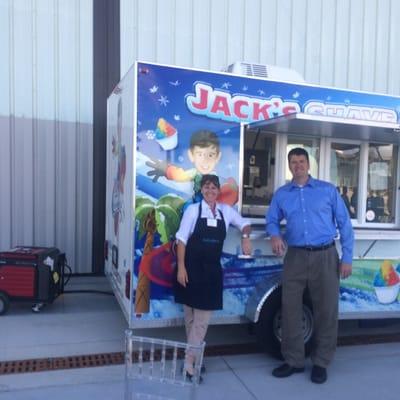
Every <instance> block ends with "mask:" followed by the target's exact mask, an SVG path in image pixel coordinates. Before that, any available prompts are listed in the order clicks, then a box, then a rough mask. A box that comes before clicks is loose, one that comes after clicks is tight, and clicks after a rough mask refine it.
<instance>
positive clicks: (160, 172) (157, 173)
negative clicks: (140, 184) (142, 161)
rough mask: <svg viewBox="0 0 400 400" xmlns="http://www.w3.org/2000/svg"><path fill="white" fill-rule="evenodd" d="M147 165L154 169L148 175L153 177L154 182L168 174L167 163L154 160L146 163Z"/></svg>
mask: <svg viewBox="0 0 400 400" xmlns="http://www.w3.org/2000/svg"><path fill="white" fill-rule="evenodd" d="M146 165H147V166H148V167H150V168H152V170H151V171H148V172H147V175H148V176H150V177H153V182H157V181H158V178H160V177H161V176H165V174H166V172H167V167H168V164H167V163H166V162H165V161H162V160H156V159H154V158H152V159H151V161H146Z"/></svg>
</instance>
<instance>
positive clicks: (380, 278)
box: [374, 260, 400, 304]
mask: <svg viewBox="0 0 400 400" xmlns="http://www.w3.org/2000/svg"><path fill="white" fill-rule="evenodd" d="M399 282H400V279H399V276H398V275H397V273H396V271H395V270H394V268H393V265H392V263H391V262H390V261H388V260H385V261H383V263H382V265H381V267H380V269H379V271H378V272H377V273H376V275H375V279H374V288H375V293H376V297H377V299H378V301H379V303H381V304H390V303H393V302H394V301H396V299H397V296H398V294H399V289H400V283H399Z"/></svg>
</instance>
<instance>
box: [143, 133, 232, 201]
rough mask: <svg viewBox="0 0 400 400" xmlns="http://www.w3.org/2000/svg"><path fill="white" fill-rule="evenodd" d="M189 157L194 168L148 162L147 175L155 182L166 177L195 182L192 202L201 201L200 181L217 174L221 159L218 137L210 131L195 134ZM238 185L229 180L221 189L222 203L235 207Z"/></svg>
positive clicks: (191, 142) (191, 140) (177, 180)
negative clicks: (202, 178) (216, 169)
mask: <svg viewBox="0 0 400 400" xmlns="http://www.w3.org/2000/svg"><path fill="white" fill-rule="evenodd" d="M188 157H189V160H190V161H191V162H192V164H193V166H194V168H191V169H188V170H184V169H183V168H180V167H177V166H176V165H173V164H168V163H167V162H165V161H162V160H152V161H147V162H146V165H147V166H149V167H151V168H152V170H150V171H148V172H147V175H148V176H150V177H153V182H157V180H158V179H159V178H160V177H162V176H164V177H166V178H167V179H169V180H173V181H176V182H188V181H193V197H192V202H193V203H197V202H199V201H201V199H202V195H201V191H200V181H201V177H202V176H203V175H204V174H215V175H216V172H215V167H216V165H217V164H218V162H219V161H220V159H221V150H220V142H219V139H218V136H217V135H216V134H215V133H214V132H211V131H209V130H199V131H197V132H194V133H193V134H192V136H191V138H190V146H189V149H188ZM237 192H238V190H237V185H236V182H235V181H234V180H233V178H229V179H228V180H227V181H226V182H225V183H224V184H223V185H222V187H221V195H222V196H220V197H221V198H220V199H219V201H220V202H223V203H226V204H230V205H233V204H235V203H236V202H237V198H238V195H237Z"/></svg>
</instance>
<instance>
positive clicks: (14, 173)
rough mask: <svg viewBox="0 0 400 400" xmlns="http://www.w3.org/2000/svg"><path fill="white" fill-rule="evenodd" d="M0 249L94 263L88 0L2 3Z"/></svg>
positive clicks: (84, 268) (78, 267)
mask: <svg viewBox="0 0 400 400" xmlns="http://www.w3.org/2000/svg"><path fill="white" fill-rule="evenodd" d="M0 36H1V38H2V40H1V43H2V46H3V49H2V51H3V54H4V55H5V57H4V59H5V60H7V58H8V62H2V63H1V64H2V65H1V67H0V87H1V88H2V96H0V98H1V100H0V135H1V146H0V185H1V188H2V193H1V196H0V221H1V229H0V249H1V250H4V249H7V248H10V247H11V246H14V245H17V244H23V245H44V246H57V247H58V248H60V249H61V250H62V251H65V252H66V254H67V258H68V263H69V264H70V265H71V267H72V268H73V271H74V272H91V270H92V268H91V257H92V254H91V252H92V239H91V238H92V171H93V169H92V163H93V160H92V141H93V132H92V120H93V116H92V113H93V111H92V108H93V107H92V104H93V103H92V93H93V89H92V80H93V77H92V52H93V50H92V46H93V45H92V0H73V1H71V0H15V1H13V0H8V1H7V0H1V1H0Z"/></svg>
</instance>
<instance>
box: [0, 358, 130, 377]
mask: <svg viewBox="0 0 400 400" xmlns="http://www.w3.org/2000/svg"><path fill="white" fill-rule="evenodd" d="M124 360H125V358H124V353H103V354H89V355H83V356H68V357H54V358H39V359H32V360H18V361H3V362H0V375H6V374H22V373H26V372H40V371H55V370H59V369H71V368H88V367H102V366H105V365H119V364H123V363H124Z"/></svg>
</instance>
